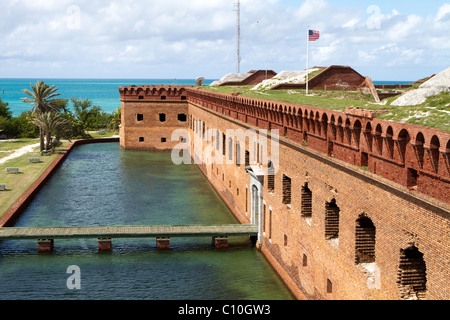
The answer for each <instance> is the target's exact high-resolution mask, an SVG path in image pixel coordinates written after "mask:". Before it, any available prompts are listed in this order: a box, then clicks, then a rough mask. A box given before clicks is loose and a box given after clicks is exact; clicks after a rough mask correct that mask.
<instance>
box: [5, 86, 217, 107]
mask: <svg viewBox="0 0 450 320" xmlns="http://www.w3.org/2000/svg"><path fill="white" fill-rule="evenodd" d="M39 80H42V81H44V82H45V83H47V84H49V85H55V86H56V87H57V88H58V92H59V93H60V94H61V96H60V97H61V98H67V99H70V98H73V97H78V98H80V99H89V100H91V101H92V103H93V104H94V105H96V106H100V107H102V110H103V111H105V112H108V113H111V112H113V111H115V110H116V109H117V108H118V107H120V94H119V87H120V86H129V85H159V84H163V85H169V84H170V85H195V79H0V98H1V99H2V100H3V102H7V103H8V104H9V108H10V109H11V111H12V112H13V116H19V115H20V114H21V113H22V112H23V111H28V110H29V109H30V105H29V104H26V103H24V102H22V100H21V98H23V97H25V96H26V95H25V94H24V93H23V92H22V90H23V89H30V84H32V83H33V84H34V83H36V82H37V81H39ZM213 81H214V80H206V81H205V83H204V84H205V85H209V84H211V82H213Z"/></svg>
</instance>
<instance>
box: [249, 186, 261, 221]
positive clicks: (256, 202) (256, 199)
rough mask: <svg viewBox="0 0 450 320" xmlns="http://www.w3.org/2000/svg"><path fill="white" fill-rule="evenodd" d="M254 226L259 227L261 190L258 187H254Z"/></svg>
mask: <svg viewBox="0 0 450 320" xmlns="http://www.w3.org/2000/svg"><path fill="white" fill-rule="evenodd" d="M251 199H252V207H251V210H252V211H251V212H252V224H254V225H255V226H257V225H259V190H258V187H257V186H255V185H252V196H251Z"/></svg>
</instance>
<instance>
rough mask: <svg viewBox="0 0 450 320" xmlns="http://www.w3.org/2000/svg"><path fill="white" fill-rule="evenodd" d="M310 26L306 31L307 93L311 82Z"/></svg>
mask: <svg viewBox="0 0 450 320" xmlns="http://www.w3.org/2000/svg"><path fill="white" fill-rule="evenodd" d="M308 69H309V26H308V30H307V32H306V94H308V89H309V88H308V82H309V72H308Z"/></svg>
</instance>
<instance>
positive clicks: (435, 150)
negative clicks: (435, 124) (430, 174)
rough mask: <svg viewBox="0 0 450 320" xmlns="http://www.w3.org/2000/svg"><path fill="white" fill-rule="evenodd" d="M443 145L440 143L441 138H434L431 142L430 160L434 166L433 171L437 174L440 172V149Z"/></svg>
mask: <svg viewBox="0 0 450 320" xmlns="http://www.w3.org/2000/svg"><path fill="white" fill-rule="evenodd" d="M440 146H441V144H440V143H439V138H438V137H437V136H433V138H431V141H430V158H431V162H432V165H433V170H434V172H435V173H438V172H439V148H440Z"/></svg>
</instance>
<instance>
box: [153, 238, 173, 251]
mask: <svg viewBox="0 0 450 320" xmlns="http://www.w3.org/2000/svg"><path fill="white" fill-rule="evenodd" d="M156 247H157V248H158V250H168V249H170V238H157V239H156Z"/></svg>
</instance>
